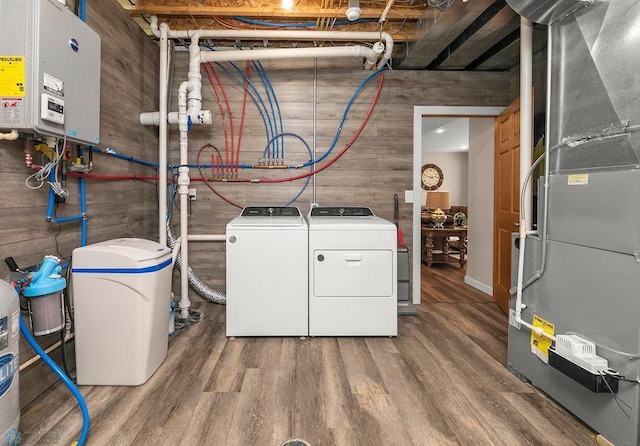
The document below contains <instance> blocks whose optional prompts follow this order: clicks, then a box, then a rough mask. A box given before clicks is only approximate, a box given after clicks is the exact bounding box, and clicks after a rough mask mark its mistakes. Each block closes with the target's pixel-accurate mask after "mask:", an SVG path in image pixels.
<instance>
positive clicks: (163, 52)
mask: <svg viewBox="0 0 640 446" xmlns="http://www.w3.org/2000/svg"><path fill="white" fill-rule="evenodd" d="M167 31H168V27H167V26H166V24H164V23H163V24H162V26H161V27H160V111H159V112H158V113H157V114H158V116H166V115H167V111H168V104H167V102H168V89H169V88H168V85H169V77H168V75H167V73H168V71H169V70H168V56H167V51H168V48H169V44H168V39H167ZM157 125H159V126H160V128H159V129H158V179H159V180H158V241H159V242H160V244H161V245H163V246H167V122H166V120H165V119H161V120H159V122H158V124H157Z"/></svg>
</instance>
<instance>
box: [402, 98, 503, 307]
mask: <svg viewBox="0 0 640 446" xmlns="http://www.w3.org/2000/svg"><path fill="white" fill-rule="evenodd" d="M504 109H505V107H464V106H448V107H442V106H414V107H413V215H412V222H413V231H412V236H413V243H412V245H413V256H412V265H413V268H412V270H413V286H412V294H413V299H412V301H413V303H414V304H419V303H420V297H421V296H420V276H421V274H420V270H421V260H420V257H421V253H422V247H421V246H420V244H421V239H422V237H421V233H420V225H421V221H420V210H421V206H422V203H421V202H420V199H419V197H420V196H421V195H420V191H421V190H422V189H421V187H420V168H421V166H422V118H423V117H425V116H429V117H434V118H437V117H439V116H459V117H487V116H493V117H495V116H498V115H499V114H500V113H502V111H503V110H504Z"/></svg>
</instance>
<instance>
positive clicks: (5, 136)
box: [0, 129, 20, 141]
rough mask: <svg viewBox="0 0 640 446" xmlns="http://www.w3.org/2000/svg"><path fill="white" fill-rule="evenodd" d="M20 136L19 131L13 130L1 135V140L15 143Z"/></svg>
mask: <svg viewBox="0 0 640 446" xmlns="http://www.w3.org/2000/svg"><path fill="white" fill-rule="evenodd" d="M18 136H20V132H18V130H17V129H13V130H11V131H10V132H9V133H0V140H5V141H15V140H16V139H18Z"/></svg>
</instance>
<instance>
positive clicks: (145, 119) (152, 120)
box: [140, 112, 160, 125]
mask: <svg viewBox="0 0 640 446" xmlns="http://www.w3.org/2000/svg"><path fill="white" fill-rule="evenodd" d="M140 124H142V125H160V112H145V113H140Z"/></svg>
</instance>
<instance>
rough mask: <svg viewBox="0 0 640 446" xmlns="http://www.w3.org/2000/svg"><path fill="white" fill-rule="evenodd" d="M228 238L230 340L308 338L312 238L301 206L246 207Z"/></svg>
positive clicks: (227, 231)
mask: <svg viewBox="0 0 640 446" xmlns="http://www.w3.org/2000/svg"><path fill="white" fill-rule="evenodd" d="M226 236H227V240H226V248H227V276H226V277H227V305H226V306H227V309H226V310H227V336H307V335H308V334H309V319H308V315H309V300H308V293H309V267H308V262H309V256H308V254H307V253H308V251H307V250H308V240H309V234H308V228H307V223H306V221H305V219H304V218H303V217H302V215H300V211H299V210H298V208H296V207H277V206H264V207H246V208H244V209H243V210H242V213H241V214H240V216H238V217H236V218H234V219H233V220H231V221H230V222H229V224H227V230H226Z"/></svg>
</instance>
